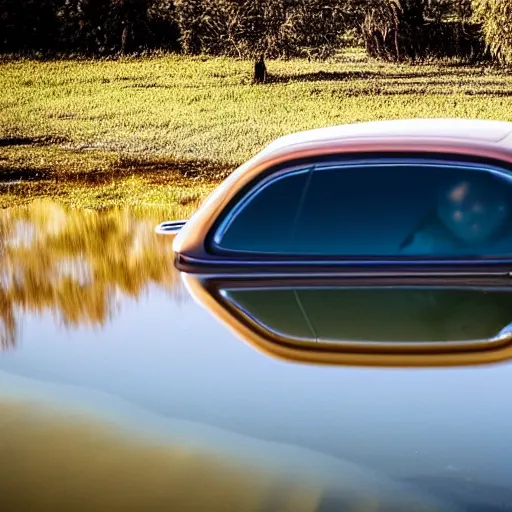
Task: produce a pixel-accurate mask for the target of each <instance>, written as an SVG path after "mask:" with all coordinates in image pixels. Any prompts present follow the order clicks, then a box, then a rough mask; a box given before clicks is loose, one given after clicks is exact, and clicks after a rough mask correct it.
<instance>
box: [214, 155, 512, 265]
mask: <svg viewBox="0 0 512 512" xmlns="http://www.w3.org/2000/svg"><path fill="white" fill-rule="evenodd" d="M303 187H305V188H304V189H303ZM220 246H221V247H223V248H229V249H234V250H237V251H251V252H259V253H281V254H286V255H317V256H322V255H325V256H340V257H345V256H346V257H353V256H360V257H397V256H416V257H447V258H449V257H482V256H483V257H493V256H498V257H499V256H501V257H505V256H506V257H509V256H511V255H512V178H511V176H510V174H509V173H508V172H507V171H505V170H503V171H501V170H495V169H490V168H484V167H475V166H472V165H469V164H463V163H460V164H452V163H446V164H445V163H436V162H432V161H430V162H428V161H420V160H415V161H409V162H405V161H400V162H394V163H392V162H389V161H388V162H384V161H381V162H374V163H371V162H368V163H364V164H357V165H356V164H351V165H343V164H339V165H331V166H329V167H325V166H324V167H323V168H320V167H316V168H315V169H314V170H313V172H312V174H311V176H310V177H308V176H307V175H306V174H302V175H298V176H297V175H295V176H290V177H289V178H286V179H281V180H280V181H278V182H276V183H274V184H271V185H270V186H268V187H267V188H265V189H264V190H263V191H262V192H260V193H259V194H257V195H256V196H255V197H254V198H253V199H252V200H250V201H249V202H248V203H247V205H246V206H245V207H244V208H243V209H242V211H241V212H240V213H238V214H237V216H236V218H235V220H234V221H233V222H232V223H231V225H230V227H229V229H228V230H227V231H226V233H225V235H224V237H223V238H222V240H221V243H220Z"/></svg>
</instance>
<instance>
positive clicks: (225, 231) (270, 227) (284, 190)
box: [215, 170, 309, 253]
mask: <svg viewBox="0 0 512 512" xmlns="http://www.w3.org/2000/svg"><path fill="white" fill-rule="evenodd" d="M308 172H309V171H308V170H302V171H300V172H293V173H290V174H287V175H285V176H282V177H280V178H278V179H276V180H274V181H272V182H271V183H269V184H268V185H267V186H263V187H262V188H259V189H257V191H256V193H253V194H252V195H251V196H248V197H247V198H246V199H245V200H244V201H243V202H242V203H241V204H240V205H239V206H238V207H237V208H235V210H234V211H233V213H232V214H231V215H230V217H229V218H228V219H226V223H225V225H224V226H221V228H220V233H219V234H218V235H217V236H216V239H215V242H216V243H217V244H218V245H219V247H221V248H223V249H230V250H236V251H247V252H273V253H276V252H277V253H288V252H289V251H290V236H291V233H292V231H293V226H294V223H296V222H297V212H298V209H299V204H300V202H301V200H303V193H304V187H305V185H306V181H307V178H308Z"/></svg>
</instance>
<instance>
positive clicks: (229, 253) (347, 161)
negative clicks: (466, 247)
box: [204, 153, 512, 265]
mask: <svg viewBox="0 0 512 512" xmlns="http://www.w3.org/2000/svg"><path fill="white" fill-rule="evenodd" d="M397 164H398V165H403V166H406V165H414V164H420V165H424V166H435V165H438V166H445V167H446V166H447V167H450V166H451V167H460V166H463V167H469V168H474V169H475V170H480V171H485V172H491V173H493V174H498V175H499V176H505V177H506V178H507V179H509V180H510V181H511V186H512V168H511V166H510V164H508V163H507V162H503V161H499V160H495V159H486V158H479V157H472V156H470V155H451V154H432V153H411V154H404V153H399V154H391V153H389V154H378V153H377V154H367V155H354V154H352V155H343V154H341V155H340V154H337V155H328V156H323V157H318V158H315V157H310V158H308V159H307V160H305V161H304V162H303V163H302V164H301V163H300V162H297V161H295V162H294V161H289V162H285V163H282V164H281V165H279V166H277V167H276V168H269V169H267V170H266V171H264V172H263V173H261V174H260V175H259V176H257V177H255V178H254V179H253V180H252V181H251V182H250V183H248V184H246V186H245V187H243V189H241V190H240V191H239V192H238V193H237V195H236V196H235V197H234V198H233V199H232V200H231V201H230V203H229V204H228V205H227V206H226V207H225V208H224V210H223V211H222V212H221V213H220V215H219V216H218V217H217V219H215V221H214V223H213V224H212V226H211V227H210V229H209V231H208V233H207V234H206V236H205V239H204V247H205V250H206V252H207V253H208V254H209V255H210V256H212V257H220V258H229V259H230V260H231V261H232V260H233V259H236V260H239V261H251V262H254V263H264V262H276V263H284V262H290V264H304V263H306V264H307V263H308V262H311V263H315V264H328V265H329V264H333V263H334V264H335V263H344V264H347V263H349V264H358V263H360V264H363V265H364V264H372V263H384V264H387V263H405V264H407V263H424V262H425V263H428V264H430V263H433V264H439V263H441V264H457V263H466V264H468V263H469V264H485V263H510V264H512V253H511V254H510V255H509V256H508V257H507V256H502V257H495V256H485V255H479V256H464V255H463V256H433V255H426V256H422V255H396V256H371V255H362V256H358V255H348V256H347V255H345V256H343V255H314V254H292V253H290V254H282V253H270V252H261V251H248V250H245V251H242V250H234V249H227V248H225V247H221V246H220V245H219V243H218V240H219V232H220V233H221V234H222V233H223V232H222V231H221V228H224V227H225V226H226V225H230V224H231V223H232V222H233V221H234V220H235V216H236V212H237V211H239V209H238V207H239V206H240V207H241V205H242V204H243V203H244V202H245V201H244V199H245V198H246V197H248V196H249V195H250V197H254V194H255V193H257V192H258V191H261V190H262V188H263V187H261V184H264V186H265V187H267V186H270V185H271V183H272V181H273V177H274V176H276V177H279V179H282V177H283V176H284V175H286V174H288V173H293V172H297V170H304V169H306V168H307V169H308V171H310V172H311V175H313V174H314V172H315V170H316V169H317V168H318V170H319V171H320V172H324V171H325V170H326V169H328V168H335V167H340V166H343V167H354V166H365V165H368V166H371V165H380V166H390V165H397ZM248 192H249V194H248ZM296 214H297V213H296ZM297 215H299V214H297ZM230 216H231V217H232V218H231V220H230V221H229V222H226V219H227V217H230Z"/></svg>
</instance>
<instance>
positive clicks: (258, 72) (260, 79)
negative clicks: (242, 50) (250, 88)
mask: <svg viewBox="0 0 512 512" xmlns="http://www.w3.org/2000/svg"><path fill="white" fill-rule="evenodd" d="M266 81H267V67H266V66H265V58H264V56H263V55H261V56H260V57H259V59H257V60H256V61H255V62H254V76H253V82H254V83H255V84H262V83H265V82H266Z"/></svg>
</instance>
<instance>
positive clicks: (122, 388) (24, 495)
mask: <svg viewBox="0 0 512 512" xmlns="http://www.w3.org/2000/svg"><path fill="white" fill-rule="evenodd" d="M162 220H167V219H165V218H160V217H158V216H155V214H152V213H149V212H148V214H147V215H146V214H145V213H144V212H137V213H136V214H135V213H133V212H129V211H106V212H90V211H80V210H68V209H65V208H62V207H61V206H58V205H55V204H52V203H34V204H33V205H31V206H29V207H25V208H19V209H13V210H5V211H3V212H0V262H1V265H0V340H1V349H0V460H1V464H0V503H1V507H0V510H2V512H11V511H21V510H27V511H32V510H33V511H45V512H46V511H50V510H51V511H68V510H77V511H79V512H80V511H103V510H105V511H107V510H108V511H118V510H119V511H121V510H123V511H139V510H141V511H147V510H176V511H178V510H180V511H200V510H207V511H237V512H238V511H242V510H243V511H274V510H275V511H281V510H282V511H298V512H300V511H308V512H309V511H316V510H318V511H331V510H332V511H335V510H336V511H356V510H357V511H372V512H373V511H377V510H378V511H381V510H386V511H397V512H398V511H406V510H407V511H416V510H418V511H421V510H435V511H438V510H447V511H448V510H450V511H458V510H461V511H462V510H464V511H472V512H473V511H474V512H476V511H478V512H494V511H499V510H512V442H511V436H512V435H511V433H510V432H512V408H510V406H509V401H510V400H509V394H510V393H509V389H510V383H511V382H512V366H511V363H509V362H505V363H502V364H499V365H487V366H478V367H477V366H475V367H460V368H439V369H427V368H423V369H422V368H409V369H407V368H404V369H385V368H380V369H379V368H358V367H336V366H331V367H329V366H318V365H312V364H304V363H302V364H297V363H293V362H289V361H281V360H278V359H275V358H272V357H270V356H268V355H266V354H265V353H263V352H261V351H258V350H255V348H254V347H253V346H251V345H250V344H248V343H246V342H245V341H244V340H243V339H241V338H240V337H238V336H237V334H236V333H235V332H232V331H230V330H228V329H227V328H226V327H225V325H223V324H222V323H221V322H219V321H218V319H217V318H216V317H215V315H213V314H212V313H211V312H210V311H208V310H206V309H205V308H204V307H202V306H201V305H200V304H198V303H197V302H196V301H195V300H194V298H193V297H191V295H190V293H189V291H188V290H187V289H186V288H185V286H184V285H183V282H182V278H181V276H180V275H179V274H178V273H177V272H176V271H175V270H174V267H173V255H172V250H171V239H170V238H168V237H158V236H156V235H155V234H154V227H155V225H156V224H157V223H158V222H160V221H162ZM503 307H504V308H505V307H506V303H505V306H503ZM503 318H506V315H505V316H504V314H503V312H502V313H500V316H499V318H498V320H496V322H498V323H497V324H496V325H498V324H499V322H502V320H503ZM510 320H512V311H511V318H510ZM500 325H501V324H500ZM493 328H494V327H493ZM351 329H352V330H353V329H354V326H353V325H351Z"/></svg>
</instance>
